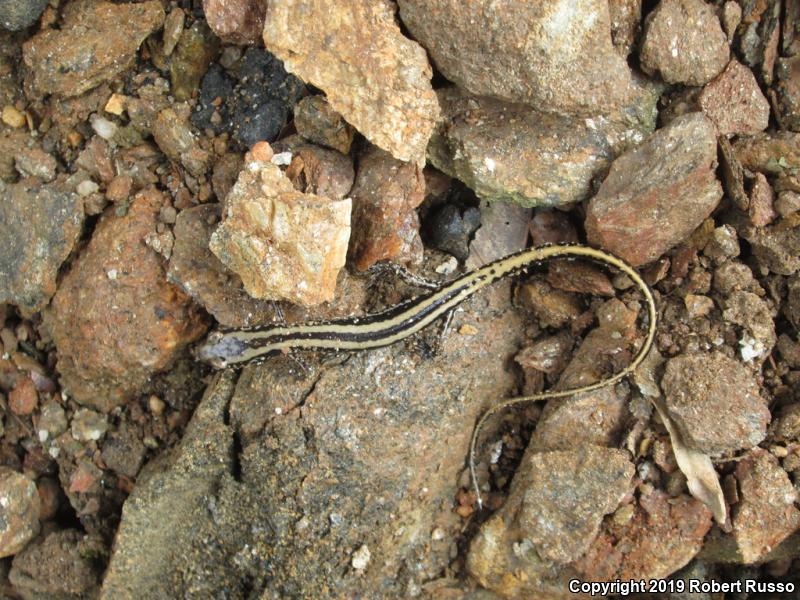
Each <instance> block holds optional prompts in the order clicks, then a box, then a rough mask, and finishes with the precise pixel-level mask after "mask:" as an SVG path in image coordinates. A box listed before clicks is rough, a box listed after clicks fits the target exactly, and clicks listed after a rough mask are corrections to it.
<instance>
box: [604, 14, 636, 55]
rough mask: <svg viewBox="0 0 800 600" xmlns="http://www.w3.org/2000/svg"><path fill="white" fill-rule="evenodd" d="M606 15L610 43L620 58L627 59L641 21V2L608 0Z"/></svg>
mask: <svg viewBox="0 0 800 600" xmlns="http://www.w3.org/2000/svg"><path fill="white" fill-rule="evenodd" d="M608 13H609V17H610V19H611V41H612V42H613V43H614V48H616V50H617V52H619V53H620V55H621V56H623V57H627V56H628V55H629V54H630V53H631V50H633V45H634V43H635V42H636V38H637V36H638V35H639V29H640V25H641V21H642V0H609V2H608Z"/></svg>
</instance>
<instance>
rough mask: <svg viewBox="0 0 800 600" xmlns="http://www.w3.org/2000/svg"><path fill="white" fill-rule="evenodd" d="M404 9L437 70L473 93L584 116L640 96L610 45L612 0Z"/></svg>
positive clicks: (434, 4) (440, 2)
mask: <svg viewBox="0 0 800 600" xmlns="http://www.w3.org/2000/svg"><path fill="white" fill-rule="evenodd" d="M398 4H399V6H400V18H401V19H402V20H403V23H405V25H406V26H407V27H408V29H409V30H410V31H411V35H412V37H413V38H414V39H415V40H417V41H419V43H420V44H422V45H423V46H425V48H426V49H427V50H428V52H429V53H430V55H431V58H432V59H433V62H434V63H435V64H436V66H437V68H438V69H439V70H440V71H441V72H442V74H443V75H444V76H445V77H446V78H447V79H448V80H450V81H452V82H453V83H455V84H456V85H458V87H459V88H461V89H464V90H466V91H467V92H469V93H471V94H476V95H485V96H492V97H495V98H499V99H502V100H505V101H508V102H519V103H524V104H528V105H530V106H533V107H535V108H537V109H539V110H542V111H545V112H555V113H559V114H567V115H576V114H580V115H584V116H591V115H596V114H600V113H608V112H610V111H613V110H614V109H616V108H619V107H620V106H622V105H624V104H627V103H629V102H630V101H631V100H632V98H633V96H634V95H635V94H636V91H635V88H636V84H635V83H634V81H633V79H632V76H631V70H630V69H629V68H628V65H627V64H626V62H625V59H624V58H623V56H621V55H620V54H619V53H618V52H617V51H616V49H615V48H614V46H613V45H612V43H611V16H610V13H609V6H608V2H605V1H601V0H580V1H577V2H569V3H566V4H565V3H562V2H508V1H505V2H501V3H500V4H496V3H490V2H485V1H484V2H460V1H459V0H435V1H431V0H401V1H400V2H398ZM565 73H568V74H569V76H568V77H565Z"/></svg>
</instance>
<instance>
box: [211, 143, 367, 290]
mask: <svg viewBox="0 0 800 600" xmlns="http://www.w3.org/2000/svg"><path fill="white" fill-rule="evenodd" d="M250 158H252V157H250ZM226 207H227V208H226V211H225V215H224V221H223V222H222V224H221V225H220V226H219V227H218V228H217V230H216V231H215V232H214V233H213V234H212V236H211V241H210V243H209V248H211V251H212V252H213V253H214V254H216V255H217V257H218V258H219V259H220V260H221V261H222V262H223V263H224V264H225V265H226V266H227V267H228V268H229V269H231V270H232V271H234V272H236V273H237V274H238V275H239V276H240V277H241V278H242V283H243V284H244V287H245V289H246V290H247V292H248V293H249V294H250V295H251V296H253V297H254V298H264V299H273V300H289V301H291V302H295V303H298V304H303V305H306V306H311V305H314V304H319V303H321V302H325V301H329V300H332V299H333V297H334V290H335V288H336V276H337V274H338V273H339V270H340V269H341V268H342V267H343V266H344V263H345V258H346V256H347V244H348V241H349V239H350V212H351V210H352V202H351V200H350V199H349V198H345V199H343V200H329V199H328V198H324V197H322V196H315V195H313V194H303V193H300V192H297V191H295V189H294V187H293V186H292V183H291V181H289V180H288V179H287V178H286V177H285V176H284V175H283V173H282V172H281V170H280V169H279V168H278V167H277V166H275V165H273V164H269V163H261V162H256V161H252V160H251V161H249V162H246V164H245V168H244V170H243V171H242V172H241V173H240V175H239V179H238V181H237V182H236V185H234V187H233V189H232V190H231V191H230V193H229V194H228V197H227V199H226Z"/></svg>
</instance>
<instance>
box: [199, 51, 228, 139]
mask: <svg viewBox="0 0 800 600" xmlns="http://www.w3.org/2000/svg"><path fill="white" fill-rule="evenodd" d="M234 86H235V81H234V80H233V79H232V78H231V77H229V76H228V74H227V73H225V69H223V68H222V66H220V65H219V64H217V63H214V64H212V65H211V66H210V67H209V69H208V71H206V74H205V76H204V77H203V81H202V83H201V84H200V97H199V98H198V100H197V107H196V108H195V111H194V112H193V113H192V123H194V124H195V126H196V127H198V128H199V129H213V130H214V133H215V134H220V133H222V130H223V128H224V126H225V125H226V124H228V122H229V120H230V119H229V114H228V113H229V111H228V107H227V103H226V102H225V101H226V100H227V99H229V98H231V97H232V96H233V90H234ZM217 98H220V99H222V101H223V102H222V103H221V104H220V106H219V107H217V106H215V105H214V104H213V102H214V101H215V100H216V99H217ZM215 111H218V112H219V114H220V117H221V118H222V120H221V121H218V122H217V123H214V122H213V121H212V119H211V117H212V115H213V114H214V112H215Z"/></svg>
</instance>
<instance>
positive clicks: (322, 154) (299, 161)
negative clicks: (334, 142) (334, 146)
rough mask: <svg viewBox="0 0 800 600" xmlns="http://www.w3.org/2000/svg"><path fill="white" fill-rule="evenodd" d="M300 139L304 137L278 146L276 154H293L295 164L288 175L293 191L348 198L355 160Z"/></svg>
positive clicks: (334, 198)
mask: <svg viewBox="0 0 800 600" xmlns="http://www.w3.org/2000/svg"><path fill="white" fill-rule="evenodd" d="M287 140H288V141H287ZM300 140H302V138H299V137H298V136H293V137H291V138H285V139H283V140H281V141H280V142H278V143H276V144H275V150H276V151H278V152H284V151H286V150H288V151H289V152H291V153H292V162H291V163H289V166H288V167H287V168H286V173H285V174H286V177H288V178H289V180H290V181H291V182H292V185H293V186H294V189H296V190H297V191H298V192H303V193H304V194H316V195H317V196H325V197H326V198H330V199H331V200H343V199H344V198H346V197H347V196H349V195H350V190H351V189H352V188H353V180H354V179H355V171H354V169H353V160H352V159H351V158H350V157H349V156H345V155H344V154H342V153H341V152H337V151H336V150H330V149H329V148H322V147H321V146H315V145H313V144H305V143H298V142H299V141H300Z"/></svg>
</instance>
